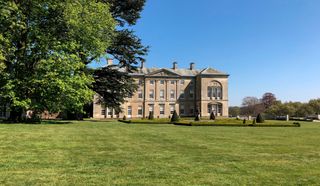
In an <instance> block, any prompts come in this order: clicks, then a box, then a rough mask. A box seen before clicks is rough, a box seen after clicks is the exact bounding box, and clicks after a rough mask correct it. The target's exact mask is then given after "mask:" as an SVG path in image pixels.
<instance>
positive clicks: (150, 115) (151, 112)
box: [148, 111, 154, 120]
mask: <svg viewBox="0 0 320 186" xmlns="http://www.w3.org/2000/svg"><path fill="white" fill-rule="evenodd" d="M148 119H150V120H152V119H154V116H153V111H150V112H149V117H148Z"/></svg>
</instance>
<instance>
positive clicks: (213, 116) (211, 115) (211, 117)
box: [210, 111, 216, 120]
mask: <svg viewBox="0 0 320 186" xmlns="http://www.w3.org/2000/svg"><path fill="white" fill-rule="evenodd" d="M215 119H216V115H215V114H214V112H213V111H211V113H210V120H215Z"/></svg>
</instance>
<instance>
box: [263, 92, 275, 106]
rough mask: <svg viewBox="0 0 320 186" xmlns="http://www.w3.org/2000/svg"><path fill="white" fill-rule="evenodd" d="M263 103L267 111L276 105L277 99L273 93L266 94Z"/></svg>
mask: <svg viewBox="0 0 320 186" xmlns="http://www.w3.org/2000/svg"><path fill="white" fill-rule="evenodd" d="M261 101H262V103H263V105H264V107H265V108H266V109H267V108H269V107H271V106H272V105H273V104H274V103H275V101H277V98H276V96H275V95H274V94H273V93H271V92H266V93H264V94H263V96H262V99H261Z"/></svg>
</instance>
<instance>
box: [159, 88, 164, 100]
mask: <svg viewBox="0 0 320 186" xmlns="http://www.w3.org/2000/svg"><path fill="white" fill-rule="evenodd" d="M160 99H164V90H160Z"/></svg>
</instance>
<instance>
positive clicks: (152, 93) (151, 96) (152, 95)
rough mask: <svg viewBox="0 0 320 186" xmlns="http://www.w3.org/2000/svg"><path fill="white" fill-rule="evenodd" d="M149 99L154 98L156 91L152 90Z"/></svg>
mask: <svg viewBox="0 0 320 186" xmlns="http://www.w3.org/2000/svg"><path fill="white" fill-rule="evenodd" d="M149 98H151V99H153V98H154V90H150V92H149Z"/></svg>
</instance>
